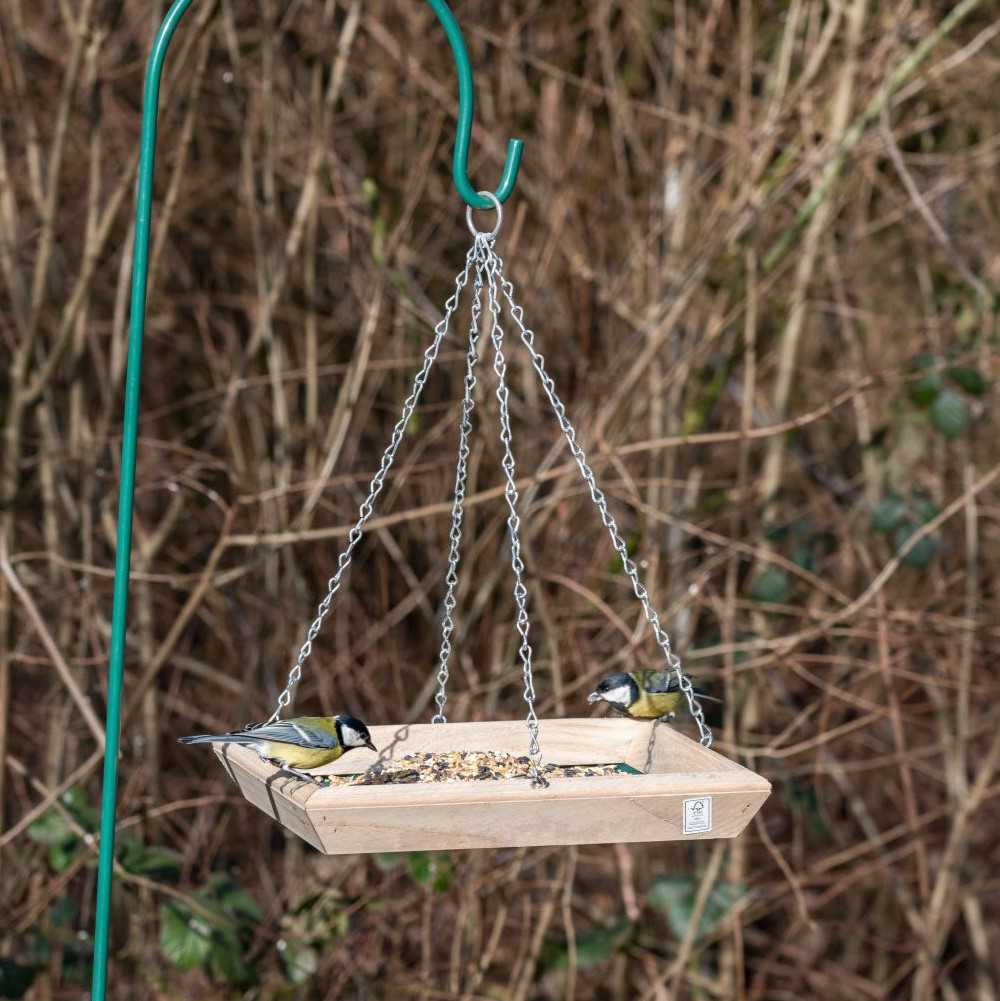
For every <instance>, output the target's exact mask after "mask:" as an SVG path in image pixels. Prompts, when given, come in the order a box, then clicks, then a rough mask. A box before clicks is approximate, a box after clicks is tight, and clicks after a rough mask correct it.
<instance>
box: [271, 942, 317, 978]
mask: <svg viewBox="0 0 1000 1001" xmlns="http://www.w3.org/2000/svg"><path fill="white" fill-rule="evenodd" d="M278 953H279V955H280V956H281V964H282V966H283V967H284V969H285V976H286V977H288V979H289V980H290V981H291V982H292V983H293V984H295V985H296V986H300V985H301V984H304V983H306V982H307V981H308V980H311V979H312V978H313V977H314V976H316V971H317V970H318V969H319V957H318V955H317V953H316V950H315V949H313V948H311V947H310V946H300V945H295V944H292V943H290V942H285V941H284V940H282V941H281V942H279V943H278Z"/></svg>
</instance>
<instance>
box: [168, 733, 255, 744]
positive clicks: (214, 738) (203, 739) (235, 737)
mask: <svg viewBox="0 0 1000 1001" xmlns="http://www.w3.org/2000/svg"><path fill="white" fill-rule="evenodd" d="M240 741H242V742H244V743H245V742H246V736H245V734H242V733H199V734H195V736H193V737H178V738H177V742H178V743H179V744H232V743H237V742H240Z"/></svg>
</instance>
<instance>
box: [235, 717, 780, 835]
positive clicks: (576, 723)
mask: <svg viewBox="0 0 1000 1001" xmlns="http://www.w3.org/2000/svg"><path fill="white" fill-rule="evenodd" d="M370 729H371V734H372V738H373V740H374V742H375V746H376V747H377V748H378V749H379V752H380V754H375V753H373V752H371V751H369V750H367V749H362V750H355V751H351V753H350V754H348V755H345V756H344V757H343V758H342V759H341V760H340V761H337V762H335V763H334V764H332V765H327V766H326V767H325V768H321V769H318V770H317V771H316V774H317V775H322V774H359V773H361V772H364V771H365V770H366V769H367V768H368V767H369V766H370V765H372V764H373V763H374V762H375V761H376V760H378V759H379V757H382V758H383V760H385V759H388V758H398V757H400V756H402V755H403V754H407V753H410V752H414V751H432V752H440V751H457V750H462V751H509V752H510V753H511V754H514V755H522V754H526V753H527V747H528V732H527V729H526V727H525V724H524V721H523V720H509V721H502V722H490V723H438V724H428V723H411V724H402V725H393V726H373V727H371V728H370ZM539 744H540V746H541V749H542V759H543V762H548V763H552V764H556V765H592V764H606V763H621V764H625V765H630V766H631V767H632V768H634V769H637V770H638V771H640V772H642V773H643V774H640V775H636V774H628V773H624V772H623V773H622V774H621V775H612V776H596V777H573V778H558V779H554V780H552V782H551V783H550V784H549V786H548V788H547V789H534V788H532V787H531V784H530V782H529V781H528V780H526V779H508V780H495V781H465V782H459V781H452V782H435V783H416V784H408V785H381V786H330V787H326V788H323V787H321V786H317V785H310V784H306V783H303V782H301V781H299V780H297V779H295V778H294V777H293V776H289V775H288V774H287V773H285V772H281V771H279V770H277V769H275V768H274V766H272V765H268V764H266V763H265V762H263V761H261V759H260V758H259V757H258V756H257V755H256V754H255V753H254V752H253V751H250V750H248V749H247V748H245V747H239V746H236V745H225V744H216V745H215V751H216V754H218V756H219V758H220V759H221V760H222V762H223V764H224V766H225V767H226V769H227V770H228V772H229V774H230V775H231V777H232V778H233V780H234V781H235V782H236V784H237V785H238V786H239V788H240V792H242V793H243V795H244V796H245V797H246V798H247V799H248V800H249V801H250V802H251V803H253V804H254V805H255V806H257V807H259V808H260V809H261V810H263V811H264V812H265V813H266V814H267V815H268V816H269V817H272V818H274V819H275V820H277V821H278V823H279V824H281V825H282V826H283V827H285V828H287V829H288V830H291V831H293V832H294V833H295V834H297V835H299V837H301V838H302V839H303V840H305V841H307V842H309V844H311V845H313V846H314V847H315V848H318V849H319V850H320V851H322V852H324V853H326V854H328V855H342V854H353V853H363V852H406V851H420V850H439V849H455V848H502V847H521V846H525V845H582V844H608V843H615V842H628V841H682V840H683V841H686V840H690V839H700V838H732V837H735V836H736V835H737V834H739V833H740V832H741V831H742V830H743V829H744V827H746V825H747V824H748V823H749V822H750V820H751V819H752V818H753V816H754V815H755V814H756V813H757V811H758V810H759V809H760V807H761V805H762V804H763V802H764V800H765V799H767V797H768V795H769V794H770V791H771V784H770V783H769V782H768V781H767V780H766V779H764V778H762V777H761V776H759V775H757V774H756V773H754V772H752V771H750V770H749V769H747V768H744V767H743V766H742V765H738V764H735V763H734V762H732V761H729V760H728V759H727V758H724V757H722V756H721V755H720V754H717V753H716V752H715V751H712V750H711V749H709V748H705V747H702V746H701V745H700V744H698V743H697V742H696V741H693V740H691V739H690V738H688V737H685V736H684V735H683V734H680V733H678V732H677V731H676V730H674V729H673V728H672V727H671V726H670V725H668V724H659V725H656V726H654V725H653V724H652V723H645V722H637V721H635V720H629V719H543V720H540V721H539Z"/></svg>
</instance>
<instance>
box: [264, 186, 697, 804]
mask: <svg viewBox="0 0 1000 1001" xmlns="http://www.w3.org/2000/svg"><path fill="white" fill-rule="evenodd" d="M497 207H498V208H499V206H497ZM469 224H470V228H472V229H473V232H474V240H473V245H472V247H471V248H470V249H469V252H468V254H467V255H466V259H465V268H464V270H463V271H462V272H460V273H459V275H458V276H457V277H456V279H455V291H454V292H453V293H452V295H451V296H450V297H449V299H448V301H447V302H446V303H445V312H444V316H443V317H442V319H441V320H440V322H439V323H438V324H437V326H436V327H435V328H434V340H433V341H432V342H431V344H430V346H429V347H428V348H427V350H426V351H425V352H424V356H423V357H424V360H423V365H422V366H421V369H420V371H419V372H418V373H417V375H416V377H415V378H414V380H413V385H412V388H411V390H410V394H409V396H408V397H407V398H406V400H405V402H404V403H403V408H402V414H401V416H400V419H399V421H398V422H397V423H396V426H395V428H394V429H393V432H392V437H391V439H390V442H389V445H388V447H387V448H386V450H385V452H384V453H383V455H382V461H381V463H380V466H379V470H378V472H377V473H376V474H375V476H374V477H373V478H372V481H371V483H370V485H369V489H368V496H367V497H366V498H365V500H364V501H363V503H362V504H361V507H360V509H359V514H358V520H357V522H356V524H355V525H354V527H353V528H352V529H351V531H350V532H349V534H348V538H347V545H346V547H345V548H344V550H343V552H342V553H341V554H340V557H339V559H338V561H337V570H336V572H335V573H334V575H333V576H332V577H331V578H330V580H329V581H328V583H327V593H326V597H324V599H323V600H322V602H320V604H319V607H318V609H317V614H316V617H315V619H314V620H313V623H312V625H311V626H310V627H309V631H308V633H307V635H306V640H305V642H304V643H303V645H302V647H301V649H300V650H299V655H298V658H297V659H296V662H295V664H294V665H293V666H292V669H291V671H290V672H289V674H288V682H287V684H286V685H285V688H284V691H282V693H281V695H280V696H279V697H278V703H277V707H276V708H275V710H274V713H273V714H272V715H271V718H270V719H269V720H268V722H269V723H270V722H274V721H275V720H276V719H278V718H279V717H280V715H281V712H282V710H283V709H285V708H286V707H287V706H288V705H289V703H290V702H291V698H292V691H293V689H294V687H295V685H296V683H297V682H298V681H299V679H300V678H301V676H302V667H303V665H304V664H305V662H306V660H308V658H309V656H310V654H311V653H312V644H313V641H314V640H315V639H316V637H317V635H318V634H319V631H320V628H321V627H322V625H323V621H324V619H325V618H326V616H327V614H328V613H329V611H330V607H331V604H332V602H333V597H334V595H335V594H336V593H337V591H338V590H339V589H340V585H341V581H342V579H343V576H344V574H345V573H346V571H347V568H348V567H349V566H350V563H351V560H352V558H353V555H354V550H355V549H356V548H357V545H358V543H359V542H360V541H361V538H362V535H363V533H364V526H365V523H366V522H367V521H368V519H369V518H370V517H371V515H372V513H373V511H374V503H375V500H376V499H377V498H378V496H379V494H380V493H381V492H382V489H383V487H384V486H385V481H386V477H387V476H388V473H389V469H390V467H391V466H392V463H393V461H394V460H395V457H396V452H397V451H398V449H399V445H400V443H401V442H402V440H403V437H404V435H405V433H406V428H407V426H408V424H409V423H410V420H411V419H412V417H413V414H414V412H415V410H416V407H417V404H418V402H419V400H420V396H421V394H422V392H423V389H424V386H425V385H426V382H427V378H428V376H429V374H430V371H431V368H432V367H433V365H434V362H435V361H436V360H437V357H438V353H439V351H440V348H441V343H442V342H443V340H444V338H445V336H446V335H447V333H448V331H449V329H450V326H451V321H452V318H453V316H454V314H455V311H456V310H457V308H458V303H459V299H460V297H461V293H462V290H463V289H464V288H465V287H466V286H467V285H468V283H469V278H470V276H474V278H473V286H472V307H471V321H470V326H469V341H468V350H467V352H466V367H465V382H464V392H463V397H462V412H461V419H460V425H459V444H458V459H457V463H456V470H455V496H454V500H453V504H452V513H451V531H450V535H449V538H450V548H449V552H448V571H447V574H446V577H445V581H446V590H445V597H444V603H443V612H442V622H441V648H440V652H439V656H438V672H437V682H438V690H437V694H436V695H435V698H434V701H435V703H436V705H437V712H436V713H435V714H434V716H433V717H432V720H431V721H432V722H434V723H443V722H446V717H445V714H444V708H445V704H446V702H447V684H448V676H449V661H450V658H451V652H452V647H451V636H452V633H453V631H454V619H453V613H454V611H455V607H456V600H455V591H456V588H457V585H458V567H459V560H460V551H461V539H462V520H463V513H464V501H465V497H466V487H467V480H468V460H469V455H470V446H469V440H470V436H471V433H472V413H473V410H474V408H475V402H474V399H473V391H474V389H475V386H476V381H477V380H476V364H477V362H478V354H479V341H480V337H481V333H482V331H481V329H480V320H481V316H482V295H483V291H484V289H485V292H486V298H487V306H488V310H489V314H490V321H491V322H490V341H491V344H492V346H493V351H494V360H493V371H494V373H495V375H496V378H497V388H496V397H497V401H498V403H499V408H500V441H501V444H502V445H503V459H502V462H501V465H502V468H503V471H504V477H505V481H506V483H505V487H504V498H505V500H506V502H507V509H508V516H507V529H508V534H509V537H510V556H511V568H512V570H513V572H514V602H515V605H516V607H517V619H516V626H517V631H518V634H519V636H520V638H521V642H520V646H519V648H518V654H519V656H520V659H521V665H522V675H523V681H524V700H525V702H526V703H527V706H528V712H527V721H526V722H527V728H528V734H529V737H530V742H529V754H530V757H531V766H532V784H533V785H535V786H545V785H548V783H547V782H546V780H545V779H544V778H543V777H542V775H541V772H540V765H541V749H540V746H539V742H538V716H537V714H536V712H535V702H536V694H535V686H534V679H533V675H532V665H531V658H532V651H531V643H530V640H529V629H530V619H529V617H528V607H527V597H528V591H527V587H526V586H525V584H524V571H525V566H524V561H523V559H522V557H521V519H520V516H519V515H518V512H517V506H518V499H519V498H518V491H517V485H516V477H515V472H516V467H515V461H514V450H513V434H512V431H511V425H510V399H509V398H510V391H509V388H508V386H507V361H506V358H505V356H504V352H503V339H504V329H503V325H502V322H501V313H502V309H503V303H504V302H506V304H507V309H508V312H509V314H510V316H511V317H512V319H513V320H514V322H515V324H516V325H517V328H518V331H519V334H520V339H521V342H522V343H523V344H524V346H525V348H527V350H528V353H529V355H530V356H531V363H532V366H533V367H534V369H535V372H536V373H537V375H538V377H539V379H540V380H541V383H542V388H543V389H544V390H545V395H546V397H547V398H548V401H549V404H550V405H551V407H552V409H553V411H554V413H555V416H556V420H557V421H558V423H559V428H560V430H561V431H562V434H563V437H564V438H565V439H566V443H567V445H568V446H569V449H570V452H571V453H572V455H573V458H574V459H575V460H576V463H577V466H578V468H579V470H580V473H581V474H582V476H583V479H584V481H585V482H586V484H587V488H588V490H589V492H590V498H591V500H592V501H593V502H594V504H595V505H596V507H597V509H598V512H599V513H600V517H601V522H602V523H603V525H604V527H605V528H606V529H607V531H608V533H609V535H610V537H611V544H612V546H613V547H614V549H615V551H616V552H617V553H618V555H619V557H620V558H621V561H622V568H623V569H624V572H625V575H626V576H627V577H628V579H629V581H630V583H631V584H632V590H633V592H634V594H635V596H636V597H637V598H638V599H639V602H640V603H641V605H642V608H643V611H644V612H645V615H646V620H647V621H648V622H649V624H650V626H651V627H652V630H653V634H654V636H655V638H656V642H657V644H658V645H659V647H660V649H661V650H662V652H663V655H664V657H665V658H666V661H667V664H668V665H669V667H670V668H671V669H672V670H673V671H674V674H675V675H676V677H677V683H678V685H679V687H680V689H681V691H682V692H683V693H684V695H685V697H686V699H687V703H688V708H689V710H690V713H691V716H692V717H693V718H694V721H695V723H696V724H697V727H698V732H699V734H700V739H701V743H702V744H703V745H704V746H705V747H708V746H710V745H711V743H712V731H711V730H710V729H709V728H708V725H707V723H706V722H705V714H704V712H703V710H702V708H701V705H700V703H699V702H698V699H697V696H696V695H695V691H694V688H693V686H692V684H691V682H690V680H689V679H688V678H687V676H686V675H685V674H684V672H683V670H682V668H681V662H680V658H679V657H678V656H677V655H676V654H675V653H674V652H673V649H672V648H671V645H670V637H669V636H668V635H667V633H666V631H665V630H664V629H663V627H662V626H661V625H660V618H659V615H658V614H657V612H656V610H655V609H654V608H653V606H652V603H651V601H650V598H649V592H648V590H647V589H646V587H645V585H644V584H643V583H642V581H641V580H640V578H639V570H638V567H637V566H636V564H635V562H634V561H633V560H632V558H631V556H630V555H629V552H628V544H627V543H626V541H625V539H624V537H623V536H622V534H621V531H620V530H619V528H618V524H617V522H616V521H615V519H614V517H613V516H612V514H611V512H610V510H609V509H608V503H607V500H606V498H605V496H604V493H603V491H602V490H601V489H600V488H599V487H598V486H597V481H596V478H595V476H594V472H593V469H592V468H591V466H590V463H589V462H588V461H587V455H586V452H585V451H584V449H583V447H582V446H581V445H580V443H579V442H578V441H577V437H576V430H575V428H574V427H573V425H572V423H571V422H570V420H569V417H568V416H567V414H566V407H565V405H564V404H563V402H562V400H561V399H560V398H559V394H558V393H557V392H556V387H555V382H554V381H553V380H552V377H551V376H550V375H549V374H548V372H547V371H546V368H545V359H544V357H543V356H542V354H541V353H540V352H539V351H538V350H537V348H536V347H535V335H534V332H533V331H532V330H531V329H530V328H528V327H527V326H526V325H525V323H524V312H523V310H522V309H521V307H520V306H519V305H517V303H516V302H515V300H514V286H513V284H512V283H511V282H510V281H508V280H507V278H506V277H505V276H504V271H503V267H504V265H503V259H502V258H501V257H500V255H499V254H498V253H497V252H496V250H495V248H494V242H495V240H496V236H497V232H498V231H499V222H498V224H497V226H495V227H494V229H493V230H492V231H490V232H487V233H482V232H479V231H478V230H475V229H474V227H472V224H471V220H469Z"/></svg>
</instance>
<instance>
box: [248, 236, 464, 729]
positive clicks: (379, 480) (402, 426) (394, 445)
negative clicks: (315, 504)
mask: <svg viewBox="0 0 1000 1001" xmlns="http://www.w3.org/2000/svg"><path fill="white" fill-rule="evenodd" d="M476 254H477V250H476V244H473V246H472V247H470V248H469V252H468V254H467V255H466V258H465V269H464V270H463V271H461V272H460V273H459V275H458V276H457V278H456V279H455V291H454V292H453V293H452V294H451V297H450V298H449V299H448V301H447V302H446V303H445V311H444V316H443V317H442V318H441V320H440V322H439V323H438V325H437V326H436V327H435V328H434V340H433V341H432V342H431V343H430V345H429V347H428V348H427V350H426V351H425V352H424V362H423V365H422V366H421V368H420V371H419V372H418V373H417V375H416V377H415V378H414V380H413V386H412V388H411V389H410V395H409V396H407V398H406V400H405V401H404V403H403V410H402V415H401V416H400V418H399V420H398V421H397V423H396V426H395V427H394V428H393V431H392V438H391V439H390V441H389V445H388V447H387V448H386V450H385V452H384V453H383V454H382V462H381V464H380V466H379V470H378V472H377V473H376V474H375V476H374V477H373V478H372V481H371V483H370V484H369V487H368V496H367V497H366V498H365V499H364V501H363V502H362V504H361V507H360V509H359V512H358V520H357V523H356V524H355V525H354V527H353V528H352V529H351V531H350V532H349V533H348V536H347V546H346V547H345V548H344V550H343V552H342V553H341V554H340V558H339V559H338V561H337V571H336V573H334V575H333V576H332V577H331V578H330V580H329V581H328V582H327V591H326V597H325V598H324V599H323V600H322V601H321V602H320V604H319V607H318V608H317V610H316V618H315V619H314V620H313V623H312V625H311V626H310V627H309V632H308V633H307V634H306V641H305V643H303V644H302V648H301V649H300V650H299V655H298V658H297V659H296V661H295V664H294V665H293V666H292V669H291V670H290V671H289V672H288V681H287V683H286V685H285V688H284V691H282V693H281V694H280V695H279V696H278V704H277V706H276V707H275V710H274V712H273V713H272V714H271V717H270V719H268V721H267V722H268V723H273V722H274V721H275V720H277V719H279V718H280V716H281V711H282V710H283V709H284V708H285V707H286V706H288V704H289V703H290V702H291V700H292V690H293V689H294V688H295V685H296V684H297V683H298V681H299V679H300V678H301V677H302V666H303V664H305V662H306V661H307V660H308V659H309V655H310V654H311V653H312V645H313V640H315V639H316V637H317V636H318V635H319V631H320V628H321V627H322V625H323V620H324V619H325V618H326V616H327V614H328V613H329V611H330V605H331V603H332V602H333V596H334V595H335V594H336V593H337V591H338V590H339V589H340V584H341V580H342V578H343V576H344V573H345V572H346V571H347V568H348V567H349V566H350V564H351V559H352V557H353V556H354V550H355V549H356V548H357V545H358V543H359V542H360V541H361V537H362V535H363V534H364V526H365V523H366V522H367V521H368V519H369V518H370V517H371V516H372V512H373V511H374V504H375V500H376V499H377V498H378V495H379V494H380V493H381V492H382V488H383V487H384V486H385V480H386V477H387V476H388V474H389V469H390V467H391V466H392V463H393V460H394V459H395V458H396V452H397V451H398V449H399V445H400V442H402V440H403V436H404V435H405V434H406V428H407V426H408V425H409V423H410V421H411V419H412V418H413V414H414V411H415V410H416V409H417V403H418V402H419V401H420V395H421V393H422V392H423V390H424V386H425V384H426V383H427V377H428V376H429V375H430V371H431V368H432V367H433V365H434V362H435V361H436V360H437V356H438V352H439V351H440V349H441V343H442V341H443V340H444V338H445V336H446V335H447V333H448V330H449V327H450V325H451V318H452V316H454V314H455V310H456V309H457V308H458V301H459V298H460V296H461V293H462V289H463V288H465V286H466V284H468V281H469V275H470V273H471V272H472V269H473V267H474V266H475V261H476Z"/></svg>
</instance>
